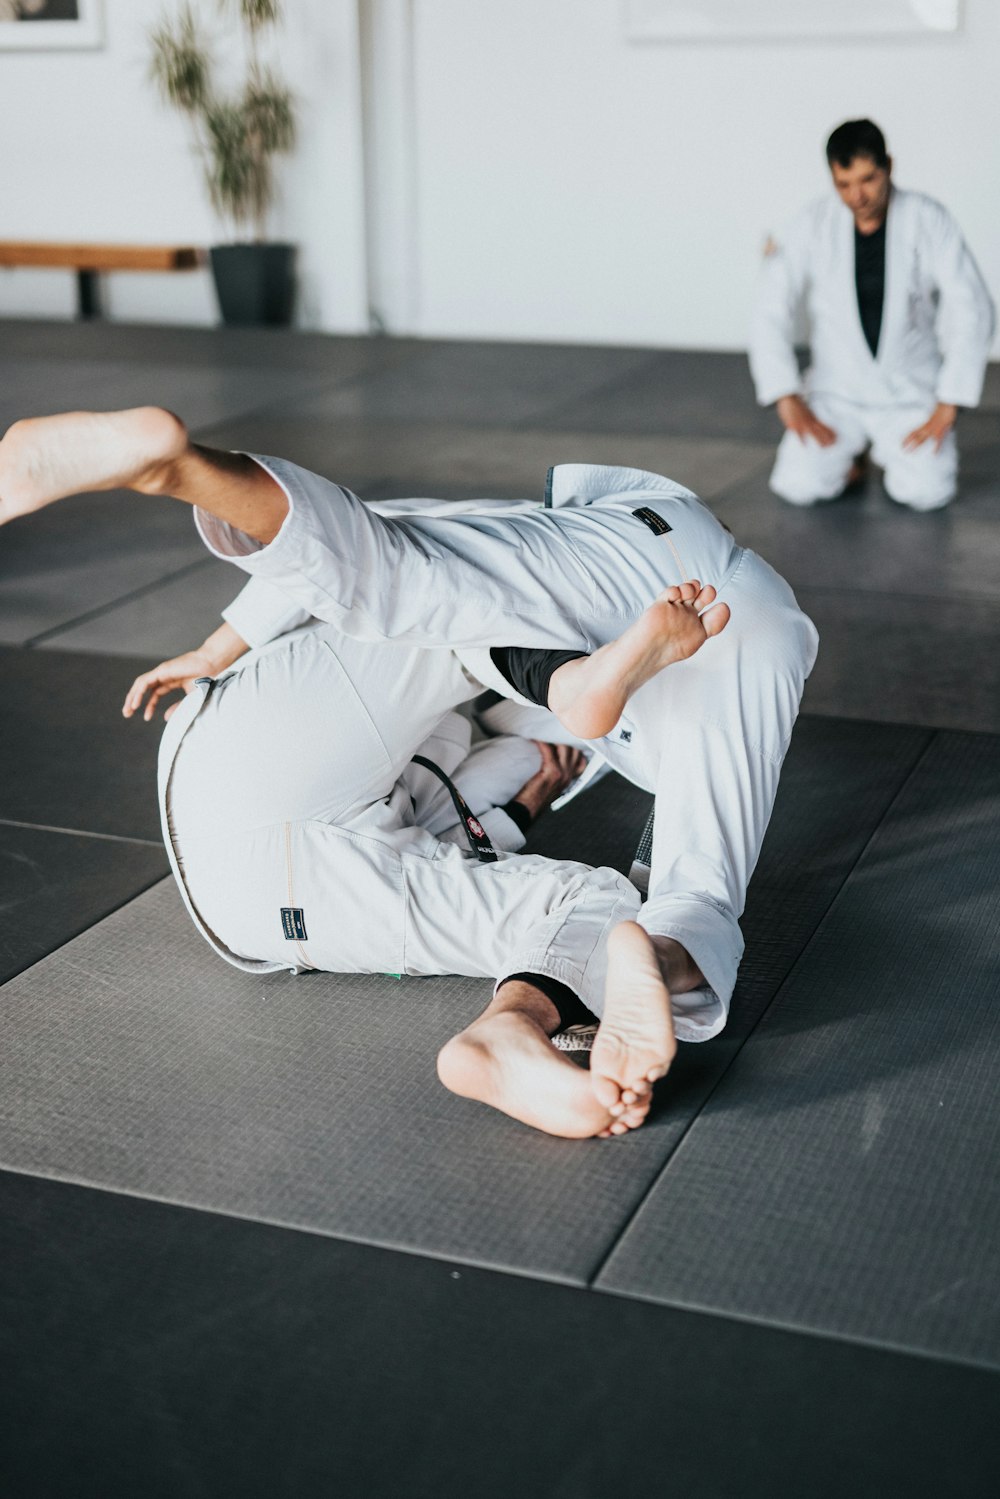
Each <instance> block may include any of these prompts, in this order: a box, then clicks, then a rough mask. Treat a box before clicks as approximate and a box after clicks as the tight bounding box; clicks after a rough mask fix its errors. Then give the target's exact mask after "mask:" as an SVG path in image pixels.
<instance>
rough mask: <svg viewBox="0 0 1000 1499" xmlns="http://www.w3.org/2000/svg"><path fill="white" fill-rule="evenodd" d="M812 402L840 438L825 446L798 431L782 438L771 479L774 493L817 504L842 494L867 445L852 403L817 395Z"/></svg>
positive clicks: (799, 502) (796, 501)
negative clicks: (804, 436)
mask: <svg viewBox="0 0 1000 1499" xmlns="http://www.w3.org/2000/svg"><path fill="white" fill-rule="evenodd" d="M809 404H810V406H811V407H812V409H813V411H814V412H815V413H816V415H817V416H818V417H819V419H820V421H822V422H825V423H826V424H827V425H828V426H829V427H831V428H832V429H833V431H834V432H836V434H837V440H836V442H834V443H832V444H831V445H830V446H829V447H827V448H824V447H820V445H819V443H818V442H816V441H814V439H813V438H811V437H809V438H805V439H803V438H801V437H799V435H798V434H797V433H796V432H786V433H785V435H784V436H783V437H782V439H781V442H780V443H779V444H778V452H777V454H776V456H775V460H774V468H773V469H772V470H771V477H770V481H769V482H770V486H771V490H772V491H773V493H774V494H776V495H777V496H778V497H779V499H782V500H786V501H787V502H788V504H790V505H815V504H816V503H817V502H819V501H822V500H834V499H836V498H837V497H838V496H839V495H842V494H843V492H844V490H845V489H846V487H847V485H848V484H849V483H850V481H851V478H852V474H853V468H854V463H855V460H856V458H857V456H858V454H859V453H861V452H862V451H863V449H864V447H865V444H866V437H865V431H864V427H863V425H862V423H861V422H860V421H859V419H858V415H857V413H856V412H855V411H853V410H852V408H851V405H850V403H849V402H846V401H833V400H831V399H830V398H829V397H823V396H816V397H814V398H811V399H810V401H809Z"/></svg>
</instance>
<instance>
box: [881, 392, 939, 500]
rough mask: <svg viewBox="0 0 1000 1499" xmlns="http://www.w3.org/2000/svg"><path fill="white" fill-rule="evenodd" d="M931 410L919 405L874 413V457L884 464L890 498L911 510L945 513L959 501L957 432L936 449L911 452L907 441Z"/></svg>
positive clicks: (928, 446) (927, 447)
mask: <svg viewBox="0 0 1000 1499" xmlns="http://www.w3.org/2000/svg"><path fill="white" fill-rule="evenodd" d="M928 415H929V413H928V411H927V410H926V409H925V408H923V407H919V406H899V407H888V408H885V409H883V410H879V411H874V412H872V413H871V414H870V421H871V429H872V457H873V459H874V460H875V462H876V463H879V464H881V465H882V470H883V481H884V483H885V489H886V493H887V494H888V496H889V498H890V499H892V500H895V501H896V502H897V504H900V505H906V506H908V507H909V509H911V510H941V509H943V508H944V506H945V505H948V504H950V503H951V501H952V500H953V499H954V498H955V492H956V489H957V487H958V446H957V444H956V441H955V433H954V431H952V432H949V433H948V435H947V437H946V438H945V439H944V441H943V442H942V444H941V447H940V448H936V447H935V445H934V443H933V442H923V443H921V444H920V447H919V448H913V449H911V450H907V449H906V448H904V447H903V439H904V438H905V437H907V436H908V435H909V433H911V432H912V431H914V429H915V428H917V427H919V426H920V425H921V423H922V422H925V421H926V420H927V417H928Z"/></svg>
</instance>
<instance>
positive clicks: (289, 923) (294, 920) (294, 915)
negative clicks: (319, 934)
mask: <svg viewBox="0 0 1000 1499" xmlns="http://www.w3.org/2000/svg"><path fill="white" fill-rule="evenodd" d="M281 929H282V931H283V932H284V934H285V936H286V937H287V938H288V941H289V942H305V941H306V920H305V916H304V915H303V914H302V907H301V906H282V908H281Z"/></svg>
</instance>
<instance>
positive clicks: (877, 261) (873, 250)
mask: <svg viewBox="0 0 1000 1499" xmlns="http://www.w3.org/2000/svg"><path fill="white" fill-rule="evenodd" d="M885 224H886V221H885V219H883V220H882V222H881V224H880V225H879V227H878V228H877V229H876V230H875V233H874V234H859V233H858V230H857V229H856V228H855V230H854V285H855V287H856V288H857V293H858V315H859V317H860V318H861V328H862V331H863V332H864V335H865V341H866V342H867V344H868V347H869V348H870V349H871V351H872V358H874V357H875V355H876V354H877V353H878V336H879V333H880V331H881V328H882V303H883V302H884V300H885Z"/></svg>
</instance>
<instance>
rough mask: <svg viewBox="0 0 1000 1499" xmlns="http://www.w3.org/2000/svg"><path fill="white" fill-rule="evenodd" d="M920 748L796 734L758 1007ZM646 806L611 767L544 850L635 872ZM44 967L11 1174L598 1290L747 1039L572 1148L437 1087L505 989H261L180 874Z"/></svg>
mask: <svg viewBox="0 0 1000 1499" xmlns="http://www.w3.org/2000/svg"><path fill="white" fill-rule="evenodd" d="M925 738H926V736H925V735H923V734H922V733H921V732H920V731H911V730H892V729H882V728H875V729H873V730H869V731H868V732H867V736H866V732H865V726H863V725H856V724H846V725H845V724H836V723H834V724H829V723H822V722H820V723H816V724H805V723H804V724H801V725H800V729H799V731H798V734H797V738H796V743H795V744H794V745H793V748H792V751H791V753H790V755H789V761H788V767H787V775H786V777H785V779H784V781H783V784H782V789H781V793H780V795H779V801H778V806H777V809H776V812H775V816H774V819H773V821H772V826H771V831H770V833H769V838H768V845H767V848H766V849H765V853H764V855H763V858H762V861H761V867H760V870H759V872H758V876H757V878H756V880H755V886H754V889H753V890H752V892H751V909H752V908H753V902H754V901H755V900H756V890H757V889H758V888H759V889H760V892H761V900H762V909H764V910H767V909H768V903H769V902H770V901H772V900H773V899H774V898H775V897H774V895H773V893H772V891H773V890H774V889H777V888H778V887H780V888H781V889H782V890H783V891H784V899H783V913H784V916H785V917H786V925H785V926H784V927H783V928H782V929H781V932H780V933H779V934H778V935H777V936H775V937H774V938H773V940H772V941H771V943H770V944H766V943H762V944H761V948H760V951H759V952H758V951H756V950H754V948H753V947H752V948H751V951H750V955H749V957H748V959H747V961H746V965H745V973H744V980H743V982H744V984H745V985H746V986H747V993H748V995H749V1001H746V1002H744V1003H747V1002H749V1003H752V1004H753V1005H756V1006H757V1007H758V1008H759V1007H760V1006H762V1005H763V1004H764V1003H766V999H767V998H768V997H769V996H770V994H772V993H773V992H774V990H775V988H776V987H777V985H778V984H779V983H780V981H781V979H782V978H783V977H784V975H785V973H786V972H787V969H788V967H790V966H791V964H792V962H794V959H795V957H796V956H797V954H798V952H799V950H800V947H801V945H802V943H803V942H804V941H805V940H806V936H807V934H808V932H807V929H808V930H811V929H812V926H813V925H814V924H815V923H816V922H818V921H819V919H820V918H821V916H822V914H823V912H824V911H825V909H826V907H827V906H828V905H829V903H830V901H831V900H832V899H833V897H834V895H835V894H836V891H837V889H838V888H839V886H840V884H841V883H842V882H843V880H844V878H845V877H846V875H847V874H848V872H849V870H850V868H851V866H852V865H853V863H854V860H855V859H856V857H857V853H858V851H859V850H860V848H861V847H863V845H864V843H865V842H866V840H867V839H868V838H869V837H870V836H871V833H872V831H873V830H874V828H875V827H876V826H877V824H878V822H879V820H880V819H881V817H882V816H883V815H884V812H885V809H886V807H887V806H888V804H889V803H890V801H891V800H892V798H893V796H894V795H895V794H896V792H897V790H898V788H899V786H900V785H901V784H902V782H903V780H904V779H905V777H906V775H907V774H908V772H909V769H910V767H911V765H912V763H913V760H914V758H915V756H916V754H917V753H918V752H919V745H920V744H922V743H923V742H924V741H925ZM866 745H867V754H868V756H869V760H868V761H866V759H865V756H864V754H863V753H862V751H863V750H864V747H865V746H866ZM869 781H873V782H874V783H875V786H876V788H877V789H876V791H875V792H873V791H872V790H871V788H870V786H869ZM831 786H832V787H834V788H835V789H836V799H835V802H834V809H833V811H834V812H835V821H836V836H833V832H832V830H831V817H832V815H833V813H832V812H831V800H832V798H831V795H830V787H831ZM822 787H826V791H827V794H826V795H825V796H822V795H820V790H821V788H822ZM647 807H648V798H647V797H645V796H643V795H642V794H641V793H637V792H636V791H635V790H634V788H632V787H630V786H629V785H628V784H627V783H625V782H624V781H622V780H620V779H619V778H617V777H612V776H609V777H608V778H607V779H606V780H605V781H603V782H601V783H600V785H599V786H597V787H595V788H594V790H593V791H592V792H588V793H586V794H584V795H582V796H580V797H579V798H577V800H576V801H574V802H573V803H571V804H570V806H568V807H567V808H566V809H565V811H564V812H561V813H557V814H552V816H551V817H550V818H549V819H548V822H547V828H548V833H547V835H546V838H540V839H539V844H540V846H542V847H546V846H548V847H549V848H550V849H551V851H552V852H554V853H559V852H562V851H563V849H564V848H565V849H566V850H573V851H574V852H575V853H577V854H587V855H589V856H590V857H591V858H592V859H593V860H594V861H595V862H605V863H606V862H620V863H623V864H624V865H625V867H627V866H628V863H629V861H630V860H631V856H632V852H633V850H634V847H635V841H636V838H637V836H638V833H639V832H640V831H641V828H642V825H643V821H644V819H645V815H646V810H647ZM848 827H849V829H850V832H849V833H848ZM546 839H548V840H549V841H548V842H546ZM772 850H773V852H772ZM805 872H808V874H807V873H805ZM803 901H804V902H805V903H806V904H805V905H803V904H802V902H803ZM748 919H750V920H754V919H756V918H754V917H752V916H750V917H749V918H748ZM28 979H29V976H28V975H24V976H22V977H21V978H18V979H15V980H14V981H13V982H12V983H11V984H9V985H8V986H7V988H6V989H5V991H4V1000H5V1003H4V1007H3V1010H2V1018H0V1027H2V1030H0V1088H2V1089H3V1090H4V1092H5V1095H6V1096H17V1097H18V1098H19V1099H20V1100H21V1104H20V1106H19V1108H18V1109H17V1110H16V1111H11V1113H10V1115H9V1116H8V1117H6V1118H4V1119H3V1120H2V1121H0V1167H7V1168H10V1169H13V1170H18V1171H24V1172H30V1173H32V1174H35V1175H40V1176H50V1177H56V1178H61V1179H64V1180H73V1181H79V1182H83V1183H89V1184H92V1185H96V1186H102V1187H107V1188H110V1189H113V1190H119V1191H126V1192H132V1193H138V1194H140V1195H145V1196H150V1197H157V1198H162V1199H165V1200H167V1201H171V1202H175V1203H182V1204H183V1203H186V1204H190V1205H194V1206H198V1207H203V1208H209V1209H214V1210H216V1211H220V1212H226V1213H231V1214H236V1215H241V1216H247V1217H252V1218H257V1219H262V1220H266V1221H270V1222H275V1223H283V1224H290V1225H295V1226H298V1227H302V1228H307V1229H312V1230H315V1231H317V1232H323V1233H330V1234H335V1235H338V1236H341V1237H344V1238H354V1239H359V1240H364V1241H367V1242H372V1243H378V1244H383V1245H387V1246H390V1247H395V1248H399V1249H407V1250H412V1251H415V1252H418V1253H424V1254H429V1255H437V1256H443V1257H447V1258H454V1259H459V1260H464V1261H466V1262H474V1263H479V1264H483V1265H493V1266H499V1267H503V1268H505V1269H509V1270H515V1271H521V1272H524V1273H528V1274H533V1275H536V1276H542V1277H547V1278H552V1279H560V1280H566V1281H575V1282H577V1283H581V1282H586V1281H588V1280H590V1279H591V1278H592V1276H593V1275H594V1273H595V1272H596V1270H597V1268H598V1266H599V1265H600V1264H601V1263H602V1261H603V1260H604V1258H605V1257H606V1255H607V1254H608V1252H609V1251H610V1249H611V1248H612V1246H613V1245H614V1244H615V1242H616V1241H617V1240H618V1238H619V1237H620V1235H621V1233H622V1231H623V1229H624V1228H625V1226H626V1225H627V1223H628V1221H629V1219H630V1217H631V1215H632V1214H633V1213H634V1211H635V1209H636V1207H637V1206H638V1204H639V1203H640V1202H641V1200H642V1198H643V1196H644V1195H645V1193H646V1192H647V1191H648V1189H649V1188H650V1186H651V1185H652V1184H653V1182H654V1181H655V1180H656V1178H657V1176H658V1174H659V1173H660V1171H661V1170H662V1167H663V1165H664V1162H665V1161H666V1160H667V1158H668V1157H669V1155H670V1153H671V1152H672V1151H673V1149H674V1148H675V1146H676V1144H677V1143H678V1141H679V1140H680V1139H681V1138H682V1136H683V1135H684V1134H685V1132H686V1131H687V1130H688V1129H689V1127H690V1125H691V1122H692V1120H693V1119H694V1117H695V1116H696V1114H697V1113H698V1111H699V1110H700V1109H701V1108H702V1106H703V1105H704V1102H705V1099H706V1097H707V1096H708V1095H709V1094H710V1093H711V1091H712V1089H713V1088H715V1087H716V1086H717V1084H718V1081H719V1078H720V1076H721V1075H722V1073H723V1071H724V1069H725V1067H726V1066H727V1065H728V1063H729V1061H730V1060H731V1057H732V1055H733V1052H734V1049H735V1048H736V1046H737V1045H738V1040H737V1039H736V1038H737V1037H738V1034H739V1031H738V1030H734V1031H733V1032H732V1033H731V1034H726V1035H723V1036H722V1037H720V1038H718V1040H717V1041H715V1042H711V1043H709V1044H708V1045H705V1046H692V1047H683V1048H682V1049H681V1055H680V1057H679V1059H678V1062H677V1063H676V1064H675V1067H674V1069H673V1071H672V1073H671V1078H670V1082H669V1084H668V1085H667V1087H665V1088H663V1089H661V1090H660V1097H659V1099H658V1102H657V1106H656V1110H655V1114H654V1117H653V1118H652V1120H651V1121H650V1122H649V1123H648V1124H647V1125H646V1126H644V1128H643V1129H642V1130H640V1131H638V1132H637V1133H636V1134H635V1135H633V1136H630V1137H627V1138H626V1139H623V1140H610V1141H606V1142H594V1141H583V1142H569V1141H561V1140H556V1139H552V1138H549V1137H546V1136H543V1135H541V1134H539V1133H536V1132H535V1131H532V1130H530V1129H528V1128H525V1127H523V1126H521V1125H518V1124H516V1123H514V1122H513V1121H512V1120H509V1119H507V1118H505V1117H503V1116H502V1115H500V1114H497V1113H495V1112H493V1111H491V1110H488V1109H486V1108H485V1107H483V1106H481V1105H477V1104H472V1103H468V1102H466V1101H464V1100H461V1099H458V1098H454V1097H452V1096H451V1095H450V1094H448V1093H447V1092H445V1090H444V1089H443V1088H441V1087H440V1085H439V1084H438V1082H437V1080H436V1078H435V1075H434V1058H435V1055H436V1052H437V1050H438V1048H439V1047H440V1045H441V1044H442V1043H443V1042H444V1041H445V1040H446V1039H447V1038H448V1036H449V1035H451V1034H453V1032H454V1031H456V1030H457V1029H459V1028H460V1027H461V1026H462V1025H463V1024H465V1023H466V1022H467V1021H468V1020H470V1019H471V1018H472V1017H473V1016H474V1015H475V1014H476V1013H477V1012H478V1011H479V1009H480V1008H481V1007H482V1006H483V1005H484V1004H485V1002H486V1000H487V999H488V997H489V992H490V985H489V983H488V982H485V981H479V980H475V981H473V980H465V979H454V978H452V979H437V978H430V979H405V980H400V981H397V980H395V979H391V978H387V977H379V976H370V977H351V976H344V975H327V974H315V975H308V976H303V977H300V978H292V977H291V976H289V975H278V976H276V977H273V978H268V979H264V980H261V979H259V978H253V977H250V976H248V975H244V974H241V973H238V972H237V971H236V970H234V969H233V968H231V967H229V966H228V965H226V964H224V963H222V962H221V961H220V960H219V959H217V958H216V957H214V956H213V954H212V953H211V952H210V951H209V949H208V948H207V946H206V945H205V944H204V942H203V941H202V940H201V938H199V937H198V935H197V934H196V932H195V931H194V930H193V928H192V927H191V925H190V923H189V921H188V919H187V917H186V915H185V914H184V912H183V910H182V908H181V905H180V901H179V898H178V896H177V894H176V892H175V890H174V888H173V885H172V884H171V883H170V882H164V883H163V884H161V885H159V886H157V887H156V888H155V889H154V890H152V891H149V892H148V893H147V894H145V895H143V896H141V897H140V898H139V899H138V900H135V901H133V902H132V903H131V904H130V905H129V906H127V907H125V908H124V909H122V910H120V911H118V912H116V913H115V914H114V915H112V916H110V917H109V918H108V919H107V920H105V921H104V922H102V923H101V924H100V925H99V926H96V927H94V928H93V929H92V930H90V931H89V932H87V933H85V934H84V935H83V936H81V937H79V938H77V939H76V940H75V941H74V942H72V943H71V944H69V945H68V946H67V947H65V948H64V949H62V950H61V951H60V952H58V953H55V954H54V955H53V956H51V957H50V958H48V959H46V960H45V961H44V962H42V963H40V964H39V965H38V966H37V967H36V968H35V969H33V970H32V972H31V975H30V982H29V981H28Z"/></svg>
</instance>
